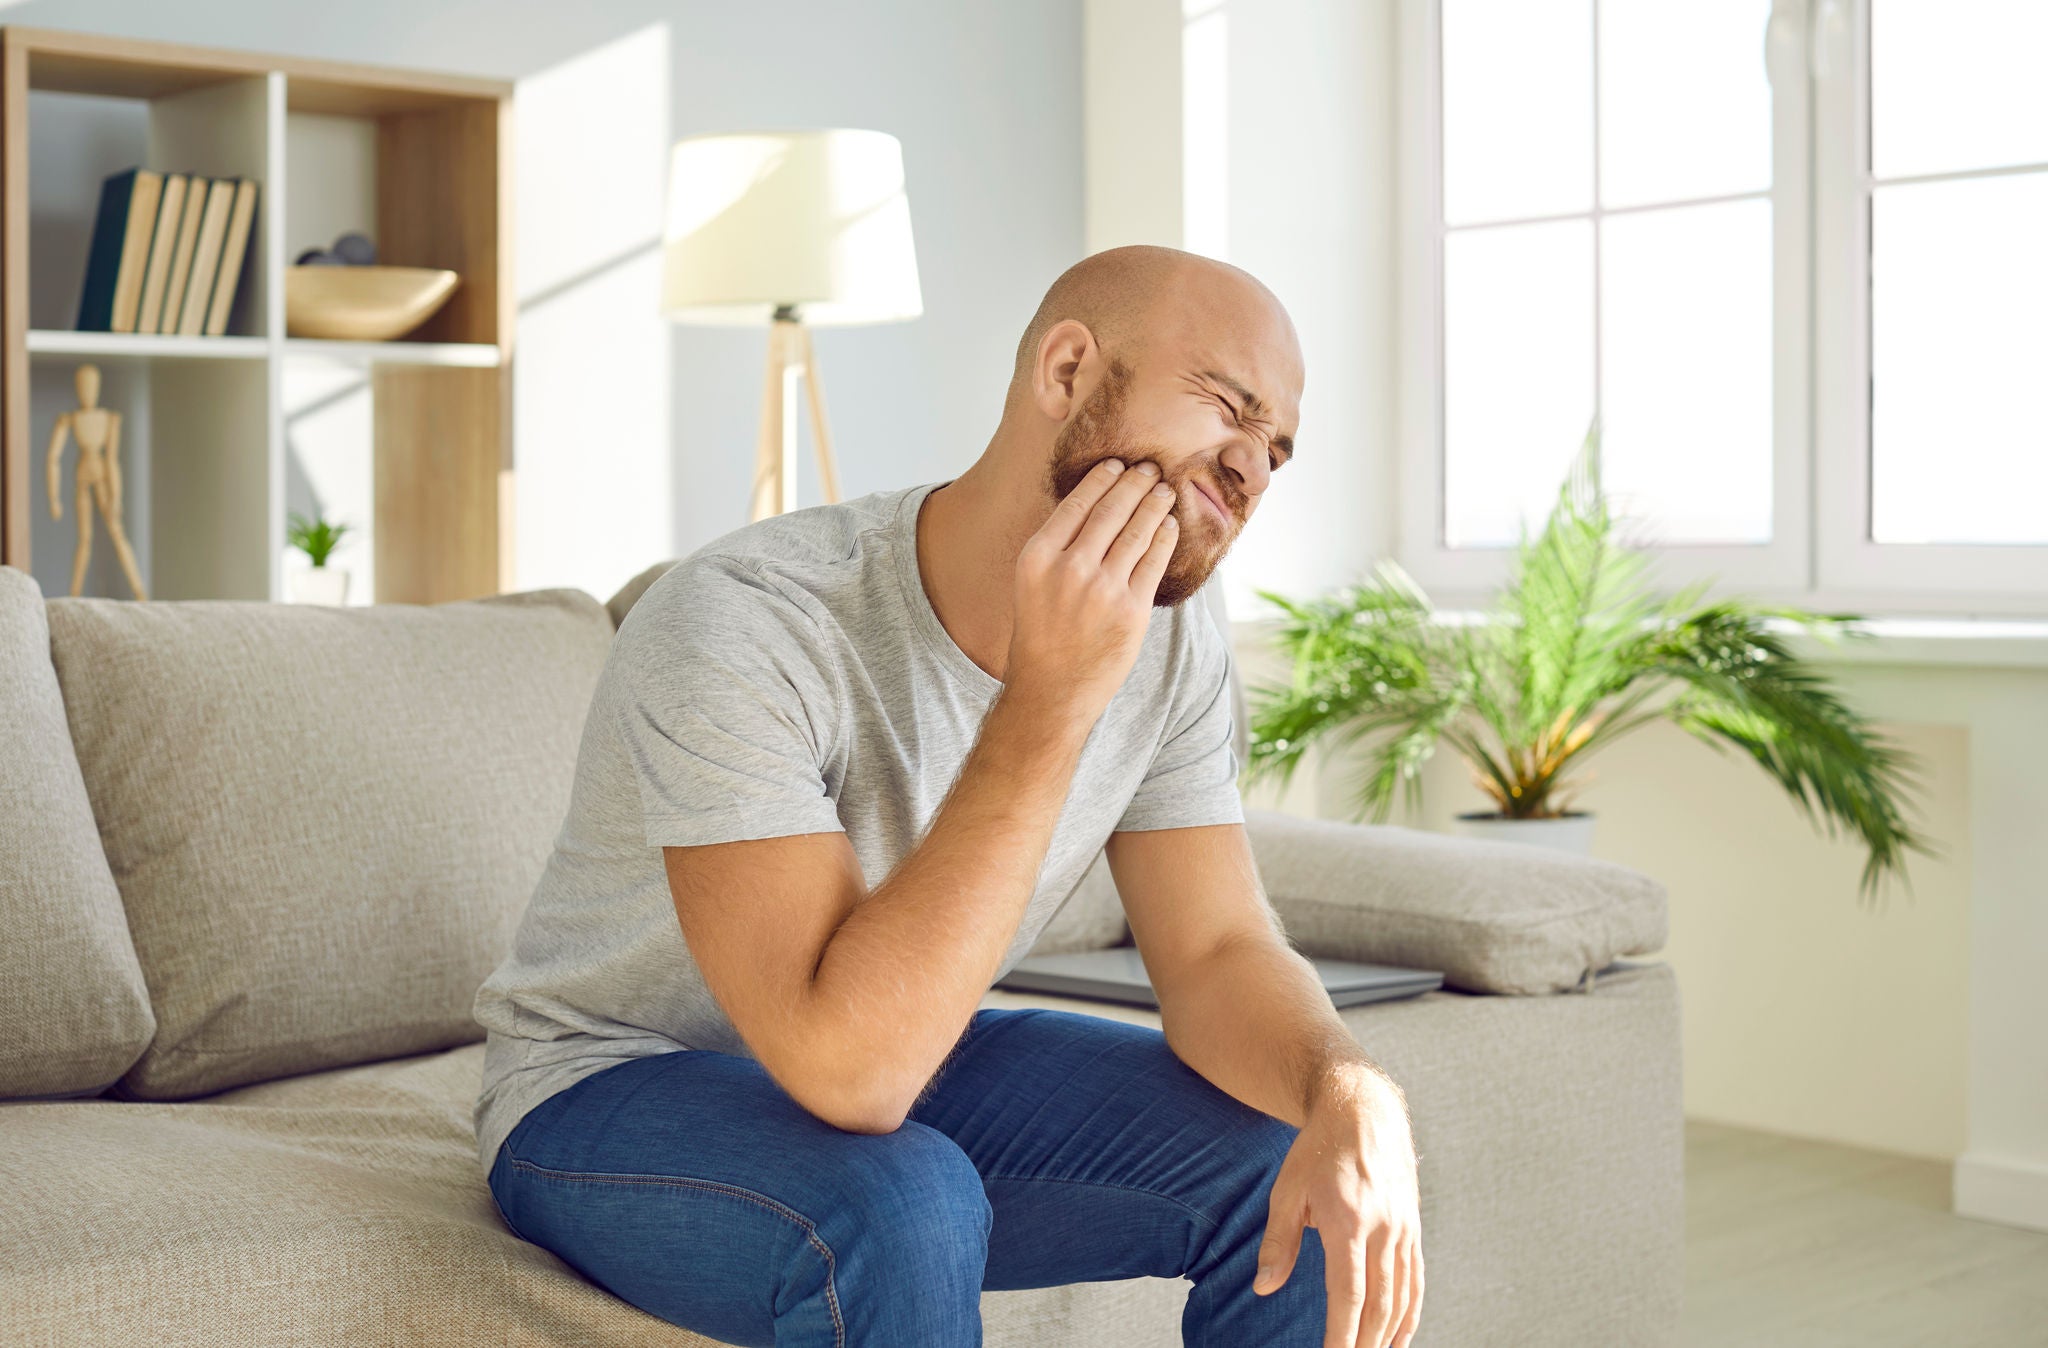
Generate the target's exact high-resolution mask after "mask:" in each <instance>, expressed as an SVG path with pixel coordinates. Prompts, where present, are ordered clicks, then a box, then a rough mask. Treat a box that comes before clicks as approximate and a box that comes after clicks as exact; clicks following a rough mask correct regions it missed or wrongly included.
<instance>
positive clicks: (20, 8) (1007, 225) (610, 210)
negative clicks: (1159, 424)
mask: <svg viewBox="0 0 2048 1348" xmlns="http://www.w3.org/2000/svg"><path fill="white" fill-rule="evenodd" d="M0 15H4V17H5V19H6V20H7V21H8V22H10V23H22V24H35V25H41V26H47V27H53V28H66V29H74V30H79V31H86V32H97V33H111V34H119V35H124V36H131V37H142V38H155V39H160V40H165V41H175V42H188V43H196V44H201V45H208V46H221V47H234V48H242V49H248V50H254V51H266V52H279V53H285V54H294V55H301V56H308V57H319V58H326V59H333V60H342V61H362V62H369V63H375V64H386V65H401V66H411V67H416V68H421V69H427V70H439V71H450V72H459V73H468V74H477V75H485V76H490V77H494V78H501V79H512V80H516V81H518V82H519V86H520V95H519V110H518V124H519V125H518V133H517V134H518V147H519V159H518V163H519V170H520V180H519V182H518V183H517V184H516V189H517V192H518V218H517V219H516V220H515V222H514V234H515V243H516V246H517V247H518V250H519V275H518V293H519V297H520V302H521V315H520V348H519V354H518V363H517V365H516V373H515V390H516V393H515V396H516V399H517V407H516V427H517V429H516V446H515V453H516V461H517V464H518V467H519V472H520V479H519V483H520V499H519V516H518V520H517V523H516V526H515V528H516V535H515V536H516V539H517V545H518V555H519V559H520V577H519V579H520V583H521V584H522V585H525V586H539V585H553V584H574V585H579V586H582V587H584V588H586V589H590V590H593V591H596V592H598V593H600V594H604V593H609V591H610V589H611V588H612V587H614V586H616V585H617V584H618V583H619V582H622V581H624V580H625V579H627V578H628V577H629V576H630V575H632V574H633V572H635V571H637V570H639V569H640V567H642V566H644V565H646V564H648V563H651V562H654V561H657V560H660V559H662V558H664V557H669V556H674V555H677V554H679V553H681V552H684V551H688V550H690V549H692V548H695V547H697V546H698V545H700V544H702V543H704V542H707V541H709V540H710V539H712V538H714V537H716V536H717V535H719V534H721V533H724V532H727V531H728V530H731V529H734V528H737V527H739V526H740V525H742V524H744V523H746V519H747V501H748V483H749V479H750V477H751V473H752V464H753V452H754V437H755V427H756V425H757V416H758V411H759V400H760V385H761V370H762V364H763V360H764V357H765V355H766V350H767V335H766V332H765V330H752V329H712V328H684V327H672V326H670V325H669V324H667V323H666V322H664V321H663V320H661V319H660V318H659V316H658V314H657V313H656V311H655V307H654V306H655V299H656V282H655V277H656V266H657V264H656V261H655V258H656V250H657V245H658V242H659V238H660V233H661V219H660V202H661V189H662V185H663V182H664V179H665V175H666V172H667V163H666V150H667V145H668V143H669V142H670V141H671V140H673V139H676V138H679V137H681V136H684V135H689V134H694V133H698V132H705V131H716V130H733V129H744V128H788V127H807V126H857V127H873V128H877V129H880V130H884V131H889V132H892V133H893V134H895V135H896V136H898V137H899V138H900V139H901V140H902V142H903V149H904V165H905V171H906V174H907V176H908V184H909V192H910V201H911V211H912V217H913V227H914V229H915V232H916V239H917V251H918V262H919V267H920V271H921V279H922V283H923V290H924V298H925V315H924V317H922V318H921V319H919V320H917V321H915V322H911V323H904V324H897V325H892V326H887V327H872V328H849V329H828V330H824V331H821V332H819V333H818V334H817V337H816V347H817V352H818V360H819V364H820V367H821V371H822V374H823V385H824V389H825V393H826V401H827V406H828V409H829V412H830V415H831V418H832V428H833V431H834V436H835V448H836V449H837V451H838V456H839V459H840V477H841V484H842V489H843V490H844V491H845V492H846V493H847V494H848V495H859V494H862V493H865V492H870V491H876V490H880V489H883V488H887V487H895V486H901V485H905V484H907V483H912V482H922V481H929V480H933V479H937V478H941V477H948V476H951V475H953V474H955V473H957V472H959V471H960V470H962V469H964V468H965V467H966V466H967V464H968V463H970V462H971V461H972V460H973V459H974V457H975V456H976V455H978V454H979V453H980V452H981V449H982V447H983V446H984V444H985V443H986V442H987V437H988V435H989V433H990V432H991V431H992V430H993V429H994V426H995V421H996V418H997V415H998V414H999V412H1000V410H1001V404H1002V394H1003V389H1004V385H1005V383H1006V381H1007V378H1008V370H1009V363H1010V351H1011V348H1012V347H1013V346H1014V344H1015V342H1016V337H1017V334H1018V333H1020V332H1021V331H1022V330H1023V328H1024V325H1025V323H1026V322H1028V321H1029V319H1030V316H1031V313H1032V310H1033V309H1034V308H1035V307H1036V305H1037V302H1038V298H1039V296H1040V295H1041V294H1042V293H1043V292H1044V289H1045V287H1046V285H1048V284H1049V283H1050V282H1051V280H1052V278H1053V277H1054V276H1056V275H1058V273H1059V272H1060V271H1061V270H1062V269H1063V268H1065V267H1066V266H1068V265H1069V264H1071V263H1072V262H1073V261H1074V260H1075V259H1077V258H1078V257H1079V256H1080V255H1081V251H1082V228H1083V222H1082V200H1083V192H1082V170H1081V154H1080V150H1081V121H1080V102H1081V11H1080V5H1079V3H1078V0H1029V3H1011V4H972V5H961V4H953V3H950V2H949V0H862V2H861V3H860V4H858V5H845V4H837V3H833V2H832V0H775V2H774V3H758V4H732V3H719V2H717V0H611V2H610V3H606V4H603V5H572V4H563V3H557V2H556V0H488V2H486V0H351V3H349V4H346V5H339V6H335V5H326V6H321V5H303V4H290V5H284V4H267V3H262V2H261V0H180V3H177V4H164V3H161V2H160V0H28V3H22V4H15V5H11V6H7V7H5V8H4V10H0ZM80 148H81V149H82V150H90V149H92V148H93V147H90V146H87V147H80ZM130 162H132V161H130ZM114 167H120V165H115V166H114ZM106 171H108V172H111V171H113V170H112V168H109V169H107V170H106ZM80 210H81V215H83V214H84V213H85V212H88V211H89V210H90V204H89V201H88V202H87V203H86V204H84V205H82V206H81V208H80ZM299 242H300V241H296V240H293V241H288V243H291V244H293V245H295V246H294V247H293V251H294V253H295V252H296V251H297V246H296V245H297V244H298V243H299ZM80 248H81V250H82V248H83V245H82V244H81V245H80ZM39 255H41V254H39ZM81 256H82V252H81ZM75 302H76V300H75V292H74V293H73V296H72V299H71V303H72V304H74V305H75ZM60 307H61V306H60ZM50 396H51V398H52V399H54V398H56V397H58V396H59V391H58V390H54V389H53V390H51V391H50ZM42 405H43V399H41V398H40V397H39V399H38V403H37V413H38V416H39V417H42ZM51 415H54V412H52V413H51ZM46 420H47V419H46V418H44V419H43V420H40V421H39V422H38V424H44V422H45V421H46ZM142 429H143V428H141V427H138V428H137V431H138V433H139V432H140V431H141V430H142ZM804 465H805V467H804V473H803V476H802V479H801V483H800V490H801V492H802V498H801V499H802V500H803V502H804V503H805V504H810V503H813V502H815V501H816V500H817V499H818V497H817V487H816V480H815V475H814V472H813V469H812V466H811V463H810V456H809V450H808V447H806V450H805V456H804ZM35 485H36V486H37V488H38V490H40V485H41V484H40V477H38V479H37V481H36V484H35ZM46 509H47V507H45V510H46ZM68 511H69V507H68V505H67V515H68ZM138 513H139V514H142V515H146V501H138V502H137V503H136V508H135V509H134V510H131V515H135V514H138ZM67 523H68V520H67ZM60 527H61V526H60ZM70 537H71V535H70V533H69V531H68V530H66V531H65V532H64V533H63V534H62V535H61V537H60V536H59V535H58V534H57V533H56V531H55V530H53V529H51V528H47V527H39V528H38V530H37V537H36V544H35V555H36V558H37V559H38V561H37V567H38V570H39V571H44V570H47V569H48V568H47V567H46V566H45V562H44V560H43V559H44V554H45V545H46V541H47V542H49V543H50V544H51V545H52V546H54V547H56V548H57V551H58V555H57V556H56V557H55V558H53V559H52V562H53V563H54V565H55V566H56V567H57V568H59V569H63V568H64V566H65V561H64V558H65V557H66V556H67V555H68V550H69V540H70ZM111 574H112V573H108V572H105V571H104V570H102V569H101V568H100V567H99V560H98V559H97V558H96V560H95V579H96V582H98V583H99V584H100V585H104V583H105V581H106V580H107V578H108V577H109V576H110V575H111ZM103 592H115V593H118V592H119V589H118V586H117V585H116V587H115V588H113V589H112V590H111V591H104V590H103Z"/></svg>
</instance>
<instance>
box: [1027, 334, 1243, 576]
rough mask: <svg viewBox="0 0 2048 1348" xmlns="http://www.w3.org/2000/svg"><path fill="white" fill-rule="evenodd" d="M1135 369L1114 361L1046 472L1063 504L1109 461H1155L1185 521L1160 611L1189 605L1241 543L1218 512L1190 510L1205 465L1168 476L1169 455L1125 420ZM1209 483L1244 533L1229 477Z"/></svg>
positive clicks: (1056, 446) (1063, 434) (1064, 432)
mask: <svg viewBox="0 0 2048 1348" xmlns="http://www.w3.org/2000/svg"><path fill="white" fill-rule="evenodd" d="M1130 379H1131V372H1130V367H1129V366H1127V365H1125V364H1124V363H1123V362H1122V361H1121V360H1118V359H1116V358H1115V357H1111V358H1110V362H1109V369H1108V371H1107V372H1106V373H1105V374H1104V375H1103V377H1102V382H1100V383H1099V384H1097V385H1096V386H1095V388H1094V390H1093V391H1092V392H1091V393H1089V395H1088V398H1087V401H1085V402H1083V403H1082V404H1081V410H1080V411H1079V412H1078V413H1076V414H1075V416H1074V419H1073V420H1072V421H1070V422H1068V423H1067V424H1066V426H1065V427H1064V428H1062V429H1061V431H1060V433H1059V438H1058V439H1056V440H1054V441H1053V452H1052V459H1051V463H1050V465H1049V467H1048V469H1047V473H1046V490H1047V491H1048V492H1049V493H1050V494H1051V503H1052V504H1053V505H1057V504H1059V503H1060V502H1061V501H1063V500H1065V499H1066V498H1067V497H1068V496H1069V495H1071V494H1072V493H1073V491H1074V489H1075V488H1076V487H1078V486H1080V485H1081V479H1083V478H1085V477H1087V476H1088V472H1089V470H1090V469H1092V468H1093V467H1095V465H1096V464H1098V463H1101V462H1102V461H1103V460H1104V459H1121V460H1123V462H1124V464H1125V465H1126V466H1135V465H1137V464H1139V463H1141V462H1150V463H1151V464H1153V465H1154V466H1155V467H1157V468H1158V469H1159V472H1160V476H1161V479H1162V480H1163V481H1165V482H1166V483H1167V485H1168V486H1171V487H1172V488H1173V489H1174V503H1173V513H1174V516H1175V518H1176V519H1178V520H1179V521H1180V537H1179V539H1177V540H1176V541H1175V543H1174V545H1173V556H1172V557H1171V558H1170V559H1169V560H1168V561H1167V563H1166V570H1165V572H1164V573H1163V574H1161V576H1160V577H1159V588H1158V590H1157V591H1156V592H1155V593H1154V594H1153V596H1152V603H1153V605H1154V606H1155V607H1157V608H1175V607H1178V606H1179V605H1181V604H1183V603H1185V602H1186V601H1187V600H1188V599H1189V598H1191V597H1192V596H1193V595H1194V594H1195V592H1196V591H1198V590H1200V589H1201V588H1202V586H1203V584H1204V583H1206V582H1207V581H1208V579H1209V576H1210V574H1211V573H1213V572H1214V571H1215V570H1216V566H1217V564H1218V563H1219V562H1221V561H1222V560H1223V555H1224V554H1225V553H1227V552H1229V551H1230V545H1231V543H1233V542H1234V541H1236V537H1237V530H1236V529H1231V530H1226V529H1225V528H1224V526H1223V525H1222V523H1221V522H1219V521H1218V520H1217V518H1216V513H1215V512H1214V511H1213V510H1211V509H1209V508H1208V507H1207V506H1206V505H1201V504H1196V505H1194V506H1192V507H1191V506H1189V505H1188V503H1187V499H1186V497H1187V495H1188V494H1189V493H1190V492H1192V491H1197V490H1199V488H1193V487H1189V486H1187V485H1185V484H1186V483H1187V482H1188V479H1190V478H1192V477H1194V476H1197V475H1199V474H1201V469H1202V465H1201V464H1199V463H1195V462H1188V463H1186V464H1184V465H1183V466H1182V468H1181V470H1180V471H1179V472H1178V474H1176V475H1173V476H1168V470H1167V467H1166V460H1165V456H1164V455H1163V454H1162V453H1161V451H1160V450H1159V449H1158V448H1157V447H1156V446H1150V445H1142V444H1139V443H1137V442H1136V441H1135V440H1134V439H1133V438H1132V436H1131V434H1130V428H1129V427H1128V426H1127V425H1126V424H1125V422H1124V400H1125V398H1126V396H1127V395H1128V393H1129V390H1130ZM1207 480H1208V482H1209V485H1210V486H1211V487H1212V488H1213V489H1214V490H1216V491H1217V492H1219V493H1221V494H1223V496H1224V502H1223V504H1224V507H1225V509H1226V510H1229V511H1231V512H1233V513H1235V514H1236V517H1237V519H1238V521H1239V524H1238V526H1237V528H1238V529H1241V528H1243V524H1242V521H1243V519H1244V515H1243V506H1242V502H1241V501H1240V500H1238V499H1234V498H1233V496H1232V495H1231V492H1230V485H1229V482H1228V479H1227V476H1226V475H1218V474H1210V475H1207Z"/></svg>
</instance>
